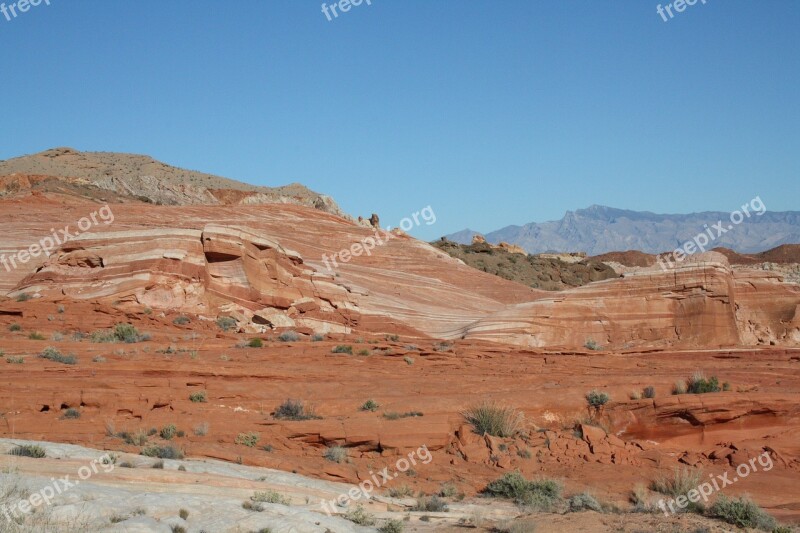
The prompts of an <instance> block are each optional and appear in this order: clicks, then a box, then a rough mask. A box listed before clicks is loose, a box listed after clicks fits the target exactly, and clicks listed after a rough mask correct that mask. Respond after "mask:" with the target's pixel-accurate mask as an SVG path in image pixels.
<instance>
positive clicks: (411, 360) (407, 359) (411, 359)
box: [403, 356, 414, 366]
mask: <svg viewBox="0 0 800 533" xmlns="http://www.w3.org/2000/svg"><path fill="white" fill-rule="evenodd" d="M403 361H405V362H406V364H407V365H409V366H411V365H413V364H414V358H413V357H409V356H405V357H403Z"/></svg>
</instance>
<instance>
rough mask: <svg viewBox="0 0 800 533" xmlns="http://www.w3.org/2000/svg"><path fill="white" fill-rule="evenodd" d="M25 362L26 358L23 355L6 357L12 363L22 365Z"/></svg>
mask: <svg viewBox="0 0 800 533" xmlns="http://www.w3.org/2000/svg"><path fill="white" fill-rule="evenodd" d="M24 362H25V359H23V358H22V357H12V356H8V357H6V363H10V364H13V365H21V364H22V363H24Z"/></svg>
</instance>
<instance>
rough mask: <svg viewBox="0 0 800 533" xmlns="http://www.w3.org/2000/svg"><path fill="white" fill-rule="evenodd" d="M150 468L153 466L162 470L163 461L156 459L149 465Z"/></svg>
mask: <svg viewBox="0 0 800 533" xmlns="http://www.w3.org/2000/svg"><path fill="white" fill-rule="evenodd" d="M150 468H155V469H156V470H164V461H156V462H155V463H153V464H152V465H151V466H150Z"/></svg>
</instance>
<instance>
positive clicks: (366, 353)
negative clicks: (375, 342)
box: [358, 348, 372, 357]
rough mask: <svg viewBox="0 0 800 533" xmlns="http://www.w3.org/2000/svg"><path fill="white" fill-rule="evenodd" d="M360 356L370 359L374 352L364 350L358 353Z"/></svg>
mask: <svg viewBox="0 0 800 533" xmlns="http://www.w3.org/2000/svg"><path fill="white" fill-rule="evenodd" d="M358 355H360V356H362V357H368V356H370V355H372V352H371V351H370V350H367V349H366V348H364V349H363V350H359V351H358Z"/></svg>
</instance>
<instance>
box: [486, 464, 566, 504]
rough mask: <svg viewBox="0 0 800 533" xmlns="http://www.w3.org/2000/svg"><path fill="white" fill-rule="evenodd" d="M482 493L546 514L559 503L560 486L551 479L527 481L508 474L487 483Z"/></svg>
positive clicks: (521, 477) (516, 473) (519, 475)
mask: <svg viewBox="0 0 800 533" xmlns="http://www.w3.org/2000/svg"><path fill="white" fill-rule="evenodd" d="M484 492H485V493H486V494H488V495H490V496H494V497H498V498H506V499H509V500H514V501H515V502H516V503H517V504H518V505H524V506H526V507H530V508H531V509H532V510H534V511H541V512H548V511H551V510H553V509H554V508H555V507H556V505H558V504H559V503H561V501H562V499H561V485H559V484H558V483H557V482H555V481H553V480H551V479H542V480H536V481H528V480H527V479H525V478H524V477H523V476H522V474H520V473H519V472H509V473H507V474H505V475H504V476H503V477H501V478H500V479H496V480H495V481H492V482H491V483H489V484H488V485H487V486H486V488H485V489H484Z"/></svg>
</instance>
